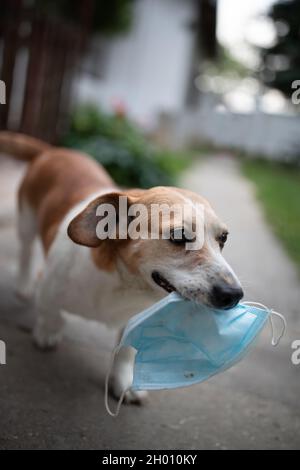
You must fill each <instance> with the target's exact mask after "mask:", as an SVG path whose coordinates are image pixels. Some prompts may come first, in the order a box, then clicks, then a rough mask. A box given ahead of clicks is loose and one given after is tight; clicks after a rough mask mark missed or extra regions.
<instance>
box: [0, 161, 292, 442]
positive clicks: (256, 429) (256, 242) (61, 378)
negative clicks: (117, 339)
mask: <svg viewBox="0 0 300 470" xmlns="http://www.w3.org/2000/svg"><path fill="white" fill-rule="evenodd" d="M22 171H23V169H22V168H21V167H20V166H19V165H16V164H15V163H13V162H11V161H6V162H5V163H4V162H3V161H0V196H1V204H0V207H1V208H0V266H1V271H0V339H2V340H5V342H6V344H7V365H5V366H0V423H1V430H0V448H2V449H3V448H4V449H12V448H25V449H28V448H35V449H38V448H48V449H53V448H59V449H67V448H71V449H79V448H85V449H90V448H94V449H103V448H104V449H159V448H165V449H243V448H249V449H263V448H267V449H272V448H278V449H287V448H293V449H296V448H300V409H299V398H300V366H298V367H297V366H294V365H292V363H291V360H290V356H291V352H292V350H291V347H290V345H291V341H292V340H294V339H300V311H299V306H300V294H299V279H298V278H297V275H296V272H295V269H294V267H293V265H292V264H291V262H290V261H289V260H288V259H287V257H286V255H285V253H284V252H283V250H282V248H281V246H280V244H279V243H278V242H277V240H276V239H275V238H274V237H273V235H272V234H271V232H270V230H269V228H268V226H267V225H266V223H265V222H264V219H263V216H262V213H261V210H260V208H259V207H258V205H257V203H256V202H255V197H254V191H253V187H252V186H251V185H250V184H249V183H248V182H247V181H245V180H244V179H242V178H241V176H240V174H239V171H238V167H237V165H236V164H235V162H234V161H233V160H231V159H229V158H226V157H225V156H215V157H209V159H208V160H207V161H206V162H205V163H201V164H200V163H199V164H195V165H194V167H193V168H192V169H190V170H189V172H188V173H187V174H186V175H185V177H184V179H183V181H182V185H183V186H185V187H188V188H190V189H192V190H194V191H199V192H200V193H202V194H203V195H205V196H207V197H208V198H209V200H210V201H211V203H212V204H213V206H214V207H215V209H216V210H217V212H218V213H219V215H220V216H222V218H223V219H224V220H225V221H226V222H227V223H228V225H229V228H230V238H229V241H228V246H227V247H226V249H225V255H226V256H227V258H228V260H229V261H230V262H231V263H232V265H233V266H234V268H235V269H236V271H237V273H238V274H239V275H240V277H241V278H242V280H243V281H244V286H245V288H246V294H247V295H246V297H247V298H248V299H251V300H256V301H261V302H264V303H266V304H267V305H269V306H272V307H274V308H275V309H278V310H279V311H281V312H283V313H285V314H286V317H287V320H288V324H289V328H288V333H287V335H286V337H285V338H284V341H283V343H282V344H281V345H280V346H279V347H278V348H272V347H271V346H270V331H269V329H268V328H267V327H266V329H265V331H264V332H263V334H262V335H261V337H260V339H259V341H258V344H257V346H256V347H255V349H254V350H253V351H252V352H251V353H250V354H249V355H248V356H247V357H246V358H245V359H244V360H243V361H242V362H241V363H239V364H238V365H237V366H235V367H234V368H232V369H230V370H229V371H227V372H226V373H224V374H221V375H218V376H216V377H214V378H213V379H211V380H209V381H207V382H205V383H204V384H202V385H197V386H194V387H191V388H189V389H180V390H176V391H170V392H165V391H162V392H153V393H152V394H151V399H150V403H149V404H148V405H147V406H146V407H143V408H139V407H128V406H124V407H123V408H122V410H121V414H120V416H119V418H117V419H112V418H110V417H109V416H108V415H107V414H106V412H105V411H104V407H103V375H104V371H105V368H106V365H107V361H108V357H109V354H108V351H109V344H110V341H111V340H112V334H111V333H109V332H108V331H107V330H105V329H104V328H102V327H100V326H97V325H95V324H94V323H85V322H82V321H81V320H78V319H76V318H70V321H69V322H68V328H67V338H66V340H65V341H64V343H63V344H62V345H61V347H60V348H59V350H58V351H56V352H52V353H42V352H39V351H37V350H35V349H34V348H33V346H32V343H31V339H30V335H29V333H28V329H29V328H30V325H31V324H32V318H33V312H32V306H31V305H30V304H28V305H24V304H22V303H21V302H19V301H18V300H17V299H16V297H15V296H14V292H13V287H14V279H15V273H16V253H17V249H16V246H17V245H16V237H15V227H14V216H13V205H14V188H15V186H16V184H17V180H18V179H19V177H20V175H21V173H22Z"/></svg>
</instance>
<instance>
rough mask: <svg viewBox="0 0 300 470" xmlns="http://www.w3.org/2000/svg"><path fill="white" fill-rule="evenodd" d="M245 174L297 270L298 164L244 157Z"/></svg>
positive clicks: (299, 243)
mask: <svg viewBox="0 0 300 470" xmlns="http://www.w3.org/2000/svg"><path fill="white" fill-rule="evenodd" d="M242 168H243V171H244V173H245V175H246V176H247V177H248V178H249V179H250V180H252V181H253V182H254V184H255V185H256V189H257V197H258V199H259V200H260V201H261V202H262V204H263V207H264V210H265V214H266V218H267V220H268V221H269V223H270V224H271V226H272V227H273V230H274V232H275V234H276V235H277V237H278V238H279V239H281V240H282V242H283V244H284V246H285V248H286V250H287V252H288V253H289V255H290V257H291V258H292V260H293V261H294V262H295V263H296V264H297V266H298V269H299V272H300V168H298V167H291V166H287V165H281V164H277V163H271V162H270V163H269V162H266V161H261V160H244V161H243V162H242Z"/></svg>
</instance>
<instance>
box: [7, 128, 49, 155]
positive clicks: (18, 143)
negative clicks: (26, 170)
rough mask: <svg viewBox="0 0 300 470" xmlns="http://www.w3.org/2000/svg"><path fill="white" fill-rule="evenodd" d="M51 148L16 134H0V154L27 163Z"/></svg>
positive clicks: (37, 140)
mask: <svg viewBox="0 0 300 470" xmlns="http://www.w3.org/2000/svg"><path fill="white" fill-rule="evenodd" d="M50 147H51V146H50V145H49V144H47V143H46V142H43V141H42V140H39V139H36V138H34V137H30V136H29V135H25V134H18V133H16V132H9V131H1V132H0V152H2V153H8V154H9V155H12V156H13V157H15V158H17V159H18V160H23V161H26V162H29V161H31V160H33V159H34V158H35V157H37V156H38V155H39V154H40V153H42V152H44V151H45V150H48V149H49V148H50Z"/></svg>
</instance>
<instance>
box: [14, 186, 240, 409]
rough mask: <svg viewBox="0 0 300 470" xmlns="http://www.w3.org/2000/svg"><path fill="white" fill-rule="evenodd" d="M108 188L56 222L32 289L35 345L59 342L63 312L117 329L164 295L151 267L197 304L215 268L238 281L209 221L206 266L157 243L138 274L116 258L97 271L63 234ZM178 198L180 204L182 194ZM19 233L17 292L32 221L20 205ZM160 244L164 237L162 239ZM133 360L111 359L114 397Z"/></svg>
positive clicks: (126, 356)
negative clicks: (193, 264) (167, 253)
mask: <svg viewBox="0 0 300 470" xmlns="http://www.w3.org/2000/svg"><path fill="white" fill-rule="evenodd" d="M110 191H111V190H107V191H105V192H103V191H102V192H99V193H97V194H93V195H91V196H90V197H89V198H87V199H86V200H85V201H82V202H81V203H80V204H78V205H77V206H76V207H74V208H73V209H72V210H71V211H70V212H69V213H68V214H67V216H66V217H65V219H64V220H63V222H62V223H61V225H60V228H59V230H58V233H57V235H56V238H55V240H54V242H53V244H52V246H51V248H50V251H49V254H48V256H47V260H46V264H45V269H44V271H43V275H42V277H41V279H40V280H39V283H38V286H37V291H36V298H35V300H36V310H37V320H36V325H35V328H34V339H35V342H36V343H37V344H38V345H39V346H40V347H41V348H52V347H54V346H56V344H57V343H58V342H59V341H60V340H61V338H62V336H63V327H64V320H63V316H62V313H63V311H66V312H70V313H73V314H77V315H80V316H82V317H85V318H87V319H95V320H98V321H99V322H102V323H105V324H106V325H107V326H109V327H111V328H118V329H119V330H120V331H121V330H122V328H124V326H125V325H126V323H127V321H128V319H129V318H130V317H131V316H132V315H134V314H136V313H138V312H140V311H141V310H143V309H145V308H147V307H148V306H150V305H151V304H153V303H154V302H155V301H157V300H159V299H160V298H162V297H164V296H165V295H166V294H167V293H166V292H165V291H164V290H162V288H161V287H159V286H157V285H156V284H155V283H154V281H153V280H152V277H151V273H152V272H153V271H154V270H158V271H159V272H160V273H161V274H162V275H164V276H165V277H166V278H167V279H168V281H169V282H170V283H171V284H173V285H174V286H175V288H176V290H177V291H178V292H180V293H181V294H182V295H184V296H186V297H188V298H193V299H195V300H198V301H199V302H208V292H209V287H210V286H211V283H212V282H215V281H216V280H217V279H218V276H219V275H220V273H221V272H222V273H229V274H231V276H232V278H233V279H234V281H235V282H236V284H237V285H239V283H238V280H237V278H236V276H235V275H234V273H233V271H232V269H231V268H230V267H229V266H228V264H227V263H226V261H225V260H224V258H223V256H222V255H221V253H220V250H219V247H218V244H217V242H216V240H215V235H214V234H213V224H211V223H210V225H211V226H212V227H209V228H208V229H207V230H206V232H207V233H206V243H207V245H208V247H209V251H210V258H211V259H210V262H209V263H208V264H207V265H202V266H197V267H195V268H193V269H189V268H188V266H186V265H184V264H183V260H184V254H183V257H181V256H178V257H174V256H169V258H166V256H165V255H164V250H163V245H162V252H161V253H158V254H157V256H156V259H147V262H145V260H143V261H142V263H141V264H140V266H139V275H138V276H136V275H135V276H133V275H131V274H130V273H129V272H128V270H127V269H126V267H125V265H123V264H122V262H121V260H119V261H118V266H117V268H118V269H117V270H116V271H114V272H112V273H109V272H106V271H101V270H100V269H99V268H97V267H96V265H95V264H94V262H93V261H92V258H91V250H90V249H89V248H87V247H85V246H80V245H77V244H75V243H74V242H72V241H71V239H70V238H69V237H68V235H67V228H68V225H69V223H70V222H71V220H72V219H73V218H74V217H75V216H76V215H77V214H78V213H79V212H81V211H82V210H83V209H84V208H85V207H86V205H87V204H88V203H89V202H90V201H92V200H93V199H95V198H96V197H98V196H100V195H103V194H105V193H107V192H110ZM183 200H184V201H185V202H186V198H183ZM190 202H191V201H190ZM191 203H192V202H191ZM216 220H217V219H216ZM210 230H211V234H210V233H209V231H210ZM19 233H20V239H21V256H20V278H19V286H20V290H21V292H22V293H23V294H27V293H28V291H29V286H30V258H31V252H32V246H33V242H34V238H35V236H36V223H35V219H34V216H33V213H32V212H31V211H30V209H29V208H28V207H26V205H23V204H22V207H21V214H20V220H19ZM139 243H140V241H137V242H136V245H135V246H136V247H137V246H138V244H139ZM162 243H168V241H166V240H164V241H162ZM133 253H134V247H133ZM183 266H185V267H183ZM112 348H113V345H112ZM133 361H134V355H133V354H132V353H128V352H122V353H120V354H119V355H118V356H117V358H116V362H115V365H114V369H113V374H112V386H113V393H114V395H116V396H117V397H119V396H120V395H121V393H122V391H123V390H124V389H125V388H127V387H128V386H129V385H130V383H131V380H132V374H133ZM144 397H145V394H143V393H134V392H132V391H129V392H128V393H127V395H126V399H127V401H141V400H142V399H144Z"/></svg>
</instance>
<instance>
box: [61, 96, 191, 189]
mask: <svg viewBox="0 0 300 470" xmlns="http://www.w3.org/2000/svg"><path fill="white" fill-rule="evenodd" d="M62 143H63V145H65V146H67V147H72V148H77V149H79V150H81V151H84V152H86V153H88V154H89V155H91V156H92V157H93V158H95V159H96V160H97V161H99V163H101V164H102V165H103V166H104V167H105V168H106V169H107V171H108V172H109V173H110V175H111V176H112V177H113V178H114V180H115V181H116V182H117V183H118V184H120V185H122V186H131V187H132V186H136V187H142V188H148V187H151V186H158V185H172V184H175V182H176V176H177V175H178V174H179V173H180V171H182V170H183V169H184V168H185V167H186V166H187V165H188V162H189V160H190V155H189V154H188V153H187V154H184V153H178V152H177V153H174V152H171V151H168V150H162V149H158V148H156V147H155V146H154V145H153V144H151V143H150V142H149V141H148V140H146V139H145V137H144V136H143V134H142V133H141V131H140V130H139V129H138V128H137V127H136V126H134V125H133V124H132V123H131V122H130V120H128V119H127V118H126V116H125V115H124V113H123V112H118V113H116V114H106V113H103V112H101V111H100V110H99V109H97V108H96V107H95V106H93V105H90V104H87V105H81V106H79V107H78V108H77V109H75V111H74V113H73V115H72V119H71V127H70V130H69V132H68V134H67V135H66V136H65V137H64V139H63V142H62Z"/></svg>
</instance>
